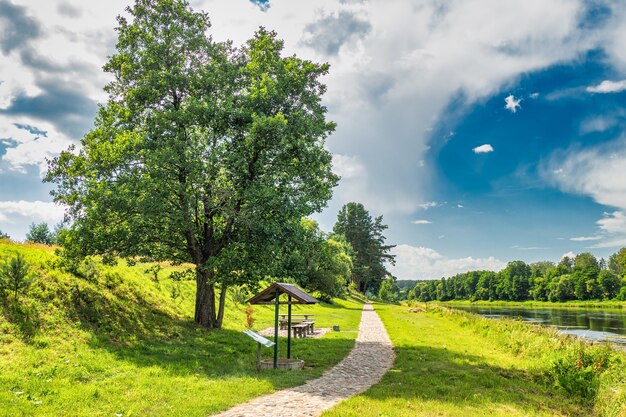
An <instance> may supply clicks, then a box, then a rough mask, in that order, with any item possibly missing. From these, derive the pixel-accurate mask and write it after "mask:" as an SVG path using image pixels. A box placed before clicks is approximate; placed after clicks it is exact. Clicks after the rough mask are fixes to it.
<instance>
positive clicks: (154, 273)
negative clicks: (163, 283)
mask: <svg viewBox="0 0 626 417" xmlns="http://www.w3.org/2000/svg"><path fill="white" fill-rule="evenodd" d="M162 270H163V267H162V266H161V265H159V264H154V265H152V266H151V267H149V268H148V269H146V274H150V278H151V279H152V281H153V282H157V283H158V282H159V272H161V271H162Z"/></svg>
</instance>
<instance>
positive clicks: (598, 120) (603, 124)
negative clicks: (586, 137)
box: [580, 115, 618, 134]
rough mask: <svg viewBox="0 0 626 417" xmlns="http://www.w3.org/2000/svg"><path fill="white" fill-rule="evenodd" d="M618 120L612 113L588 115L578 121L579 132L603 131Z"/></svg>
mask: <svg viewBox="0 0 626 417" xmlns="http://www.w3.org/2000/svg"><path fill="white" fill-rule="evenodd" d="M617 122H618V120H617V118H616V117H615V116H613V115H602V116H595V117H590V118H588V119H585V120H583V121H582V122H581V123H580V133H582V134H587V133H594V132H604V131H606V130H609V129H610V128H612V127H614V126H615V125H616V124H617Z"/></svg>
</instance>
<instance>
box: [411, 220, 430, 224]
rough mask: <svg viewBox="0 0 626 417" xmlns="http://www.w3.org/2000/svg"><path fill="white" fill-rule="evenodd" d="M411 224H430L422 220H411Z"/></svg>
mask: <svg viewBox="0 0 626 417" xmlns="http://www.w3.org/2000/svg"><path fill="white" fill-rule="evenodd" d="M411 223H413V224H432V222H431V221H429V220H423V219H422V220H413V221H411Z"/></svg>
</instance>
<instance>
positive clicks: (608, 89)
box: [587, 80, 626, 94]
mask: <svg viewBox="0 0 626 417" xmlns="http://www.w3.org/2000/svg"><path fill="white" fill-rule="evenodd" d="M624 90H626V80H621V81H610V80H604V81H602V82H601V83H600V84H598V85H592V86H589V87H587V91H588V92H589V93H600V94H607V93H619V92H620V91H624Z"/></svg>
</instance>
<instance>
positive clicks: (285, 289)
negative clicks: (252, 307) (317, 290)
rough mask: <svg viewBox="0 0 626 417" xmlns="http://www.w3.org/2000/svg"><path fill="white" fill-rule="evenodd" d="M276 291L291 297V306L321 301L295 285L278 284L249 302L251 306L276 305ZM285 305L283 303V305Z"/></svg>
mask: <svg viewBox="0 0 626 417" xmlns="http://www.w3.org/2000/svg"><path fill="white" fill-rule="evenodd" d="M276 290H278V293H279V296H280V294H287V295H289V296H291V299H292V301H291V304H317V303H319V301H318V300H317V299H316V298H313V297H311V296H310V295H309V294H307V293H306V292H304V291H302V290H301V289H300V288H298V287H296V286H295V285H293V284H286V283H284V282H276V283H274V284H272V285H270V286H269V287H267V288H266V289H264V290H263V291H261V292H260V293H258V294H257V295H255V296H254V297H252V298H250V299H249V300H248V302H249V303H250V304H274V302H275V301H274V299H275V298H276ZM281 304H283V303H281Z"/></svg>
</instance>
